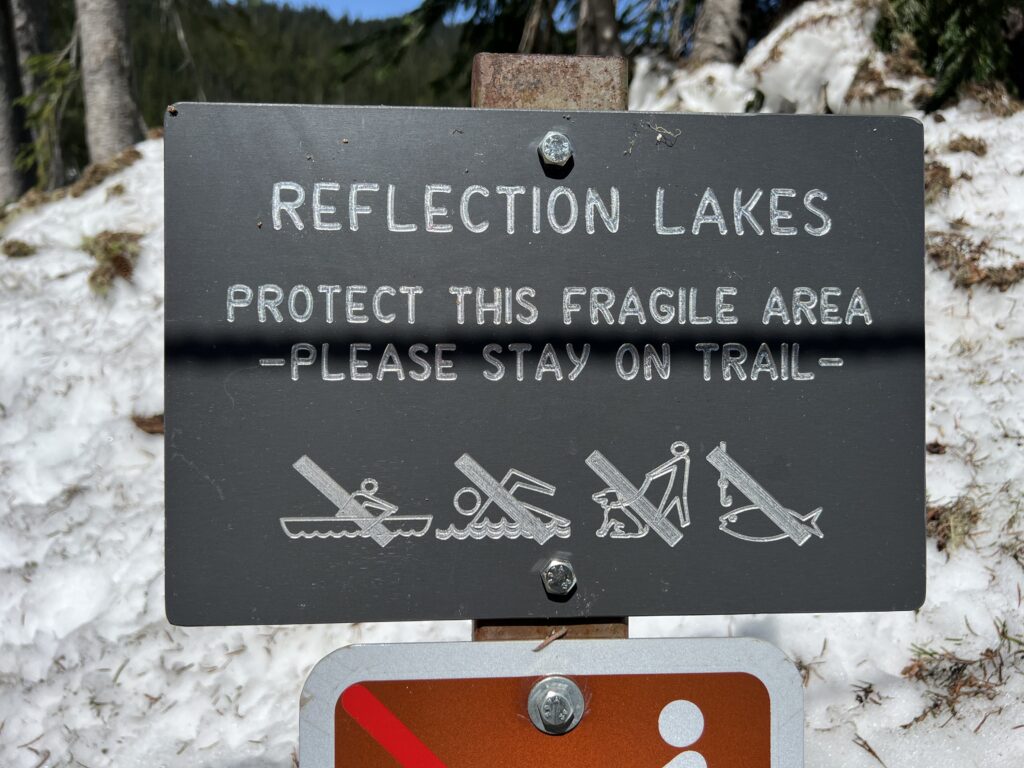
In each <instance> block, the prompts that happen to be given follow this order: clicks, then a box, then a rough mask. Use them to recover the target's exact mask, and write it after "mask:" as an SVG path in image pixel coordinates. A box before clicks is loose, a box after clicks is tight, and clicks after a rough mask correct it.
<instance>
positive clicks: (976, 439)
mask: <svg viewBox="0 0 1024 768" xmlns="http://www.w3.org/2000/svg"><path fill="white" fill-rule="evenodd" d="M862 6H863V4H862V3H857V2H845V1H842V2H831V1H829V2H809V3H806V4H805V5H803V6H802V7H801V8H800V9H798V10H797V11H796V12H795V13H794V14H793V15H792V16H791V17H790V18H789V19H788V20H787V21H786V22H784V23H783V24H782V25H781V26H780V27H779V28H778V29H776V30H775V31H774V32H773V33H772V35H771V36H770V37H768V38H767V39H766V40H764V41H762V42H761V43H760V44H759V45H758V46H756V47H754V48H753V49H752V50H751V51H750V52H749V54H748V56H747V58H746V60H745V61H744V62H743V63H742V64H741V65H740V66H739V67H731V66H729V65H714V66H710V67H704V68H701V69H698V70H694V71H678V72H677V71H675V69H674V68H667V67H666V66H665V65H664V64H661V63H658V62H655V61H653V60H645V61H641V62H640V63H639V65H638V67H637V71H636V76H635V80H634V84H633V89H632V94H631V104H632V105H633V107H634V108H644V109H675V110H679V109H688V110H705V111H744V110H746V109H747V108H748V104H751V103H752V102H753V99H754V97H755V95H756V94H755V90H757V91H760V92H761V93H762V94H763V97H764V102H763V107H762V108H764V109H773V110H786V111H797V112H814V111H821V110H822V109H823V107H824V105H825V103H826V102H827V104H828V106H829V108H830V109H831V111H835V112H840V111H864V112H870V111H878V110H882V111H887V112H891V111H894V110H897V111H904V112H909V113H910V114H914V115H915V116H917V117H918V118H920V119H922V121H923V123H924V126H925V136H926V143H927V147H928V151H929V158H930V159H935V160H938V161H940V162H942V163H944V164H946V165H947V166H948V167H949V168H950V169H951V171H952V174H953V177H954V178H956V179H957V181H956V182H955V184H954V185H953V187H952V188H951V189H950V191H949V193H948V195H945V196H942V197H940V198H939V199H938V200H937V201H936V202H935V203H934V204H932V205H930V206H929V208H928V211H927V222H926V226H927V228H928V229H929V230H935V231H949V230H950V229H951V227H953V226H954V225H956V226H959V227H960V230H959V231H960V232H962V233H964V234H966V235H967V236H969V237H971V238H972V239H974V240H976V241H979V242H980V241H983V240H987V241H988V242H989V243H990V245H991V246H992V250H991V251H990V255H989V256H988V257H987V258H988V259H989V262H988V263H992V264H1003V265H1012V264H1015V263H1019V262H1021V261H1022V260H1024V233H1022V231H1021V229H1020V227H1019V225H1018V222H1020V221H1021V220H1022V217H1024V113H1021V114H1018V115H1015V116H1012V117H997V116H995V115H993V114H991V113H988V112H986V111H985V110H984V109H983V108H982V107H981V106H980V105H978V104H976V103H974V102H961V103H960V104H959V105H958V106H956V107H953V108H950V109H947V110H945V111H943V112H942V113H941V116H940V117H941V118H944V122H939V121H938V120H937V119H936V117H935V116H924V115H921V114H920V113H914V112H910V110H911V107H910V104H911V103H912V96H913V94H914V93H915V92H916V90H917V89H918V87H919V86H920V83H919V82H913V81H907V80H900V79H899V78H896V77H894V76H892V75H891V74H890V73H888V72H884V76H885V80H886V83H887V84H890V83H891V84H892V85H893V87H894V89H896V90H899V91H900V92H902V93H903V94H904V95H903V96H900V97H898V98H895V99H894V98H893V93H892V92H889V93H888V95H887V96H886V97H885V98H886V99H887V100H886V101H884V102H883V101H879V102H878V103H872V102H871V100H870V99H868V100H866V101H861V102H858V103H847V99H846V94H847V90H848V89H849V86H850V83H851V82H852V81H853V78H854V74H855V73H856V71H857V69H858V68H859V67H860V65H861V63H862V61H863V59H864V58H865V57H871V60H872V61H873V62H874V63H875V64H876V65H877V66H879V67H883V66H884V61H883V60H882V58H881V57H880V55H879V54H876V53H872V48H871V44H870V37H869V33H870V27H871V24H872V18H871V16H870V12H865V11H862V10H860V9H861V7H862ZM773 51H775V53H773ZM958 134H965V135H967V136H971V137H977V138H982V139H984V140H985V141H986V142H987V145H988V151H987V153H986V154H985V156H984V157H977V156H975V155H973V154H970V153H964V152H950V151H949V150H948V148H947V145H948V143H949V141H950V139H952V138H953V137H954V136H956V135H958ZM139 149H140V151H141V152H142V155H143V157H142V159H141V160H140V161H139V162H137V163H135V164H134V165H133V166H131V167H130V168H128V169H126V170H125V171H123V172H121V173H120V174H118V175H117V176H116V177H113V178H111V179H108V180H107V181H106V182H104V183H103V184H102V185H100V186H99V187H97V188H95V189H93V190H91V191H89V192H87V193H86V194H85V195H83V196H82V197H80V198H70V197H69V198H65V199H63V200H60V201H57V202H53V203H50V204H47V205H44V206H41V207H39V208H37V209H35V210H32V211H28V212H25V213H22V214H21V215H19V216H18V217H16V218H15V219H14V220H13V221H12V222H11V223H10V225H9V226H8V228H7V230H6V232H5V233H4V237H5V238H14V239H19V240H23V241H26V242H29V243H31V244H34V245H36V246H37V247H38V249H39V250H38V253H37V254H36V255H34V256H32V257H29V258H23V259H9V258H5V257H0V339H2V343H0V489H2V490H0V627H2V630H0V632H2V647H0V765H3V766H10V767H11V768H36V767H37V766H44V765H45V766H58V765H85V766H89V767H90V768H104V767H105V766H118V767H119V768H132V767H133V766H147V767H148V766H215V767H216V768H235V766H255V767H256V768H270V766H275V767H280V768H287V767H288V766H291V765H292V761H293V756H294V750H295V740H296V734H297V720H298V694H299V690H300V688H301V685H302V682H303V680H304V678H305V676H306V674H307V673H308V672H309V670H310V668H311V667H312V666H313V664H315V663H316V661H317V660H319V659H320V658H321V657H322V656H324V655H325V654H327V653H328V652H330V651H332V650H334V649H335V648H337V647H339V646H341V645H344V644H347V643H352V642H394V641H412V640H427V639H431V640H458V639H467V638H468V635H469V631H468V625H466V624H465V623H458V622H452V623H443V622H438V623H417V624H401V625H387V624H363V625H351V626H313V627H309V626H297V627H248V628H237V627H230V628H204V629H183V628H177V627H172V626H170V625H168V624H167V622H166V619H165V618H164V613H163V579H162V565H163V552H162V547H163V504H162V499H163V462H164V449H163V441H162V439H161V437H160V436H151V435H147V434H145V433H144V432H142V431H141V430H139V429H138V428H137V427H136V426H135V425H134V423H133V422H132V418H131V417H132V416H133V415H135V414H138V415H151V414H155V413H161V412H162V411H163V386H162V376H163V361H162V354H163V338H162V320H163V317H162V315H163V303H162V295H163V197H162V151H163V146H162V142H161V141H159V140H152V141H147V142H145V143H143V144H141V145H140V146H139ZM962 175H963V177H962V178H961V176H962ZM118 183H119V184H122V185H124V187H125V189H126V192H125V194H124V195H121V196H113V197H109V196H108V190H109V189H110V187H111V186H113V185H114V184H118ZM104 229H113V230H129V231H134V232H138V233H141V234H143V235H144V237H143V239H142V253H141V256H140V259H139V261H138V264H137V267H136V271H135V274H134V277H133V280H132V282H131V283H128V282H124V281H120V280H119V281H117V282H116V283H115V285H114V287H113V289H112V291H111V293H110V294H109V296H107V297H106V298H100V297H98V296H96V295H94V294H93V293H91V292H90V290H89V288H88V286H87V282H86V281H87V277H88V274H89V271H90V269H91V268H92V264H93V262H92V260H91V258H90V257H89V256H87V255H86V254H85V253H84V252H83V251H81V250H80V248H79V246H80V243H81V240H82V237H83V236H86V235H94V234H96V233H98V232H100V231H102V230H104ZM926 270H927V291H926V303H927V318H928V324H927V344H928V357H927V360H928V409H929V410H928V427H927V429H928V434H927V438H928V440H929V441H933V440H934V441H938V442H940V443H942V444H944V445H946V446H947V450H946V452H945V453H944V454H941V455H929V456H928V459H927V468H928V493H929V497H930V499H931V501H933V502H942V501H948V500H951V499H954V498H957V497H959V496H963V495H967V496H970V497H971V498H973V499H975V500H976V501H977V502H978V503H979V505H980V506H981V509H982V515H983V517H982V521H981V523H980V524H979V526H978V532H977V535H976V537H975V539H974V540H973V542H972V543H970V544H969V545H967V546H965V547H962V548H960V549H956V550H954V551H952V552H948V553H946V552H939V551H938V550H937V548H936V546H935V544H934V542H930V543H929V550H928V600H927V602H926V604H925V606H924V607H923V608H922V609H921V610H920V611H919V612H916V613H891V614H834V615H794V616H725V617H721V616H720V617H714V616H712V617H696V618H678V617H674V618H672V617H670V618H638V619H634V620H633V621H632V622H631V633H632V634H633V635H634V636H655V635H658V636H661V635H669V636H741V635H742V636H753V637H760V638H764V639H766V640H769V641H770V642H772V643H774V644H775V645H777V646H778V647H780V648H781V649H783V651H785V652H786V653H787V654H788V655H789V656H790V657H791V658H792V659H794V660H795V661H798V662H800V663H801V664H802V665H804V668H805V669H807V670H808V682H807V687H806V710H807V713H806V719H807V728H806V737H807V765H808V766H843V767H844V768H859V767H861V766H863V767H864V768H877V766H878V765H879V762H882V763H884V765H886V766H888V767H889V768H901V767H907V768H911V767H914V766H925V765H927V766H929V768H954V766H955V768H968V767H970V766H985V767H986V768H1011V767H1012V768H1019V766H1020V765H1022V764H1024V729H1021V728H1020V726H1021V725H1024V675H1022V674H1021V671H1020V668H1019V667H1017V668H1016V669H1009V668H1008V669H1007V671H1006V680H1005V683H1004V684H1003V685H1002V686H1000V687H999V688H998V689H997V690H996V691H995V692H994V694H993V698H991V699H986V698H974V699H970V700H967V701H964V702H962V703H961V704H960V705H959V707H958V709H957V714H956V715H955V716H953V715H951V714H950V713H949V712H941V713H939V715H938V716H934V717H929V718H926V719H924V720H922V721H921V722H919V723H917V724H914V725H910V726H909V727H906V728H902V727H900V726H903V725H905V724H907V723H910V722H911V721H913V720H914V719H915V718H917V717H918V715H919V714H920V713H921V712H922V711H923V710H924V709H925V708H926V707H927V706H928V705H929V703H930V699H929V697H928V695H927V688H926V687H925V685H923V684H922V683H920V682H916V681H912V680H908V679H906V678H905V677H904V676H903V675H902V674H901V673H902V671H903V669H904V668H905V667H906V666H907V665H908V664H909V663H910V662H911V661H912V659H913V648H914V647H915V646H922V647H929V648H935V649H941V648H949V649H952V650H955V651H956V653H957V654H958V655H959V656H961V657H963V658H974V657H977V656H978V655H979V654H981V653H982V652H983V651H984V650H985V649H987V648H989V647H992V646H994V645H995V644H996V642H997V631H996V626H995V622H997V621H1005V622H1007V625H1008V631H1009V632H1011V633H1012V634H1015V635H1017V636H1020V635H1022V634H1024V619H1022V610H1021V597H1020V595H1021V593H1022V592H1024V567H1022V566H1021V565H1020V564H1018V563H1017V562H1016V561H1014V560H1013V559H1012V558H1011V557H1010V556H1009V555H1008V554H1007V553H1005V552H1004V551H1003V548H1002V547H1001V546H1000V545H1001V544H1003V543H1005V542H1006V541H1008V537H1009V535H1010V533H1011V532H1012V531H1014V530H1018V529H1020V528H1021V527H1024V520H1022V519H1020V513H1021V510H1022V502H1024V488H1022V477H1024V448H1022V446H1024V437H1022V435H1024V417H1022V409H1021V408H1020V404H1021V403H1024V379H1022V376H1024V323H1022V320H1021V318H1020V309H1019V305H1020V304H1021V303H1022V302H1021V299H1022V298H1024V288H1022V285H1021V284H1020V283H1018V284H1017V285H1015V286H1012V287H1010V288H1009V289H1008V290H1006V291H1005V292H1003V291H999V290H997V289H995V288H991V287H988V286H985V285H979V286H976V287H974V288H973V289H972V290H970V291H968V290H965V289H963V288H959V287H956V286H955V285H954V284H953V282H952V280H951V279H950V276H949V274H947V273H946V272H944V271H941V270H940V269H939V268H938V267H936V266H935V265H934V263H932V262H929V263H928V264H927V266H926ZM868 683H870V684H872V685H873V686H874V689H875V691H877V695H878V698H877V699H873V700H872V701H873V702H876V703H872V702H867V703H864V704H858V703H857V701H856V698H855V691H854V686H859V685H864V684H868ZM1015 728H1016V730H1015ZM864 745H867V746H864ZM869 749H870V750H873V751H874V753H875V754H876V755H877V759H876V757H874V756H873V755H872V754H871V753H870V752H869Z"/></svg>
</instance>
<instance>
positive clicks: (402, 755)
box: [300, 639, 803, 768]
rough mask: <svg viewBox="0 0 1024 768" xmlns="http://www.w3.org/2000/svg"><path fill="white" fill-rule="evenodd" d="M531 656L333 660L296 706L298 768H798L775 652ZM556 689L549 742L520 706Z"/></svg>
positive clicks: (498, 646) (788, 667)
mask: <svg viewBox="0 0 1024 768" xmlns="http://www.w3.org/2000/svg"><path fill="white" fill-rule="evenodd" d="M535 647H536V645H535V644H533V643H446V644H431V645H419V644H417V645H408V646H362V647H355V648H349V649H342V650H341V651H336V652H335V653H334V654H332V655H331V656H329V657H327V659H325V660H324V661H323V662H321V664H320V665H318V667H317V669H316V670H315V671H314V673H313V674H312V675H311V676H310V680H309V681H307V685H306V690H305V691H304V694H303V696H304V704H303V713H302V732H301V734H300V758H301V764H302V766H303V768H491V767H493V766H558V768H577V767H578V768H602V767H603V766H607V767H608V768H613V767H614V768H622V766H629V767H630V768H709V767H710V768H800V766H802V763H803V758H802V729H803V717H802V712H803V702H802V691H801V688H800V683H799V678H798V676H797V674H796V671H795V669H794V668H793V666H792V664H791V663H790V662H788V660H786V659H785V658H784V657H783V656H782V654H781V653H779V652H778V651H776V650H775V649H774V648H772V647H771V646H768V645H766V644H764V643H760V642H758V641H751V640H740V639H729V640H584V641H561V642H556V643H554V644H553V645H551V646H549V647H548V648H545V649H544V650H542V651H539V652H535V651H534V648H535ZM403 657H406V658H403ZM417 657H419V658H417ZM460 657H461V659H460ZM659 667H663V668H664V669H663V670H660V671H659V669H658V668H659ZM553 676H557V677H553ZM553 679H558V680H563V679H564V680H567V681H569V683H568V685H570V686H571V687H572V688H573V689H574V690H575V692H576V694H577V696H578V698H577V699H575V700H574V702H575V703H568V704H565V705H564V706H567V707H568V710H570V711H568V712H567V711H561V710H559V709H558V707H559V706H560V705H559V700H556V701H555V702H554V708H555V710H556V711H555V712H554V716H555V717H556V718H557V717H558V716H564V718H565V719H566V721H567V725H566V727H565V730H564V731H562V732H557V733H554V734H553V733H551V732H545V730H543V729H542V725H543V723H541V724H538V723H537V721H536V719H535V718H533V714H532V713H531V712H530V711H529V703H528V702H530V701H531V700H532V693H534V692H535V691H536V689H537V688H538V687H542V686H544V685H545V682H546V681H548V680H553ZM547 714H548V715H551V714H552V712H550V711H549V712H547Z"/></svg>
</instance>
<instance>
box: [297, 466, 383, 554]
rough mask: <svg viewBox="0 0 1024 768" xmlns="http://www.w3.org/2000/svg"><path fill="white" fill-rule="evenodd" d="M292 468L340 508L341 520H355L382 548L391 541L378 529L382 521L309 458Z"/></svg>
mask: <svg viewBox="0 0 1024 768" xmlns="http://www.w3.org/2000/svg"><path fill="white" fill-rule="evenodd" d="M292 467H294V469H295V471H296V472H298V473H299V474H300V475H302V476H303V477H304V478H306V480H308V481H309V483H310V484H311V485H312V486H313V487H314V488H316V489H317V490H318V491H320V493H322V494H323V495H324V496H325V497H327V499H328V500H329V501H330V502H331V503H332V504H334V506H336V507H337V508H338V516H339V517H340V518H345V519H350V520H355V523H356V525H358V526H359V527H360V528H361V529H362V530H363V533H364V534H365V535H366V536H369V537H370V538H371V539H373V540H374V541H375V542H377V543H378V544H380V545H381V546H382V547H384V546H387V544H388V542H390V541H391V538H392V537H391V536H389V535H388V532H387V531H384V530H381V529H379V528H377V527H376V526H377V524H378V523H379V522H380V521H379V520H377V519H376V518H375V516H374V515H372V514H370V513H369V512H368V511H367V510H366V507H364V506H363V505H362V504H360V503H359V502H358V501H357V500H356V499H353V498H352V496H351V494H350V493H349V492H348V491H346V490H345V489H344V488H342V487H341V486H340V485H338V484H337V483H336V482H334V479H333V478H332V477H331V476H330V475H328V474H327V473H326V472H325V471H324V470H323V469H321V468H320V466H319V465H318V464H317V463H316V462H315V461H313V460H312V459H311V458H309V456H305V455H303V456H300V457H299V460H298V461H296V462H295V463H294V464H293V465H292ZM351 507H355V510H356V511H358V513H359V514H355V512H354V511H353V510H352V509H351Z"/></svg>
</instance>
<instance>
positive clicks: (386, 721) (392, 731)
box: [341, 683, 445, 768]
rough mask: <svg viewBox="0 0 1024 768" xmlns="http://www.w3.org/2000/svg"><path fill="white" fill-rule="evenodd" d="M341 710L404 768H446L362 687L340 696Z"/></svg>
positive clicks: (352, 688) (353, 686)
mask: <svg viewBox="0 0 1024 768" xmlns="http://www.w3.org/2000/svg"><path fill="white" fill-rule="evenodd" d="M341 706H342V707H343V708H344V709H345V712H346V713H348V715H349V717H351V718H352V719H353V720H355V721H356V722H357V723H359V725H360V727H362V729H363V730H364V731H366V732H367V733H368V734H369V735H370V736H371V737H372V738H373V740H374V741H376V742H377V743H378V744H380V745H381V746H382V747H384V749H385V750H387V753H388V754H389V755H391V756H392V757H393V758H395V760H397V761H398V764H399V765H400V766H402V768H445V764H444V763H442V762H441V760H440V759H439V758H438V756H437V755H435V754H434V753H433V752H431V751H430V748H429V747H428V746H427V745H426V744H424V743H423V742H422V741H420V740H419V738H418V737H417V736H416V734H415V733H413V732H412V731H410V730H409V728H408V726H406V725H405V723H403V722H402V721H401V720H399V719H398V718H397V717H395V714H394V713H393V712H392V711H391V710H390V709H388V708H387V707H386V706H384V704H383V703H382V702H381V700H380V699H378V698H377V697H376V696H374V695H373V694H372V693H370V691H369V689H368V688H367V687H366V686H365V685H362V684H361V683H356V684H355V685H352V686H349V687H348V688H346V689H345V690H344V692H343V693H342V694H341Z"/></svg>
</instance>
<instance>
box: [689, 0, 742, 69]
mask: <svg viewBox="0 0 1024 768" xmlns="http://www.w3.org/2000/svg"><path fill="white" fill-rule="evenodd" d="M747 36H748V30H747V19H746V14H745V13H744V9H743V0H704V2H703V3H702V4H701V6H700V11H699V12H698V13H697V21H696V23H695V24H694V29H693V50H692V51H691V52H690V59H691V60H692V61H694V62H695V63H697V64H705V63H707V62H710V61H725V62H729V63H734V62H738V61H739V60H740V59H742V58H743V54H744V53H746V50H747V39H748V37H747Z"/></svg>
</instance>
